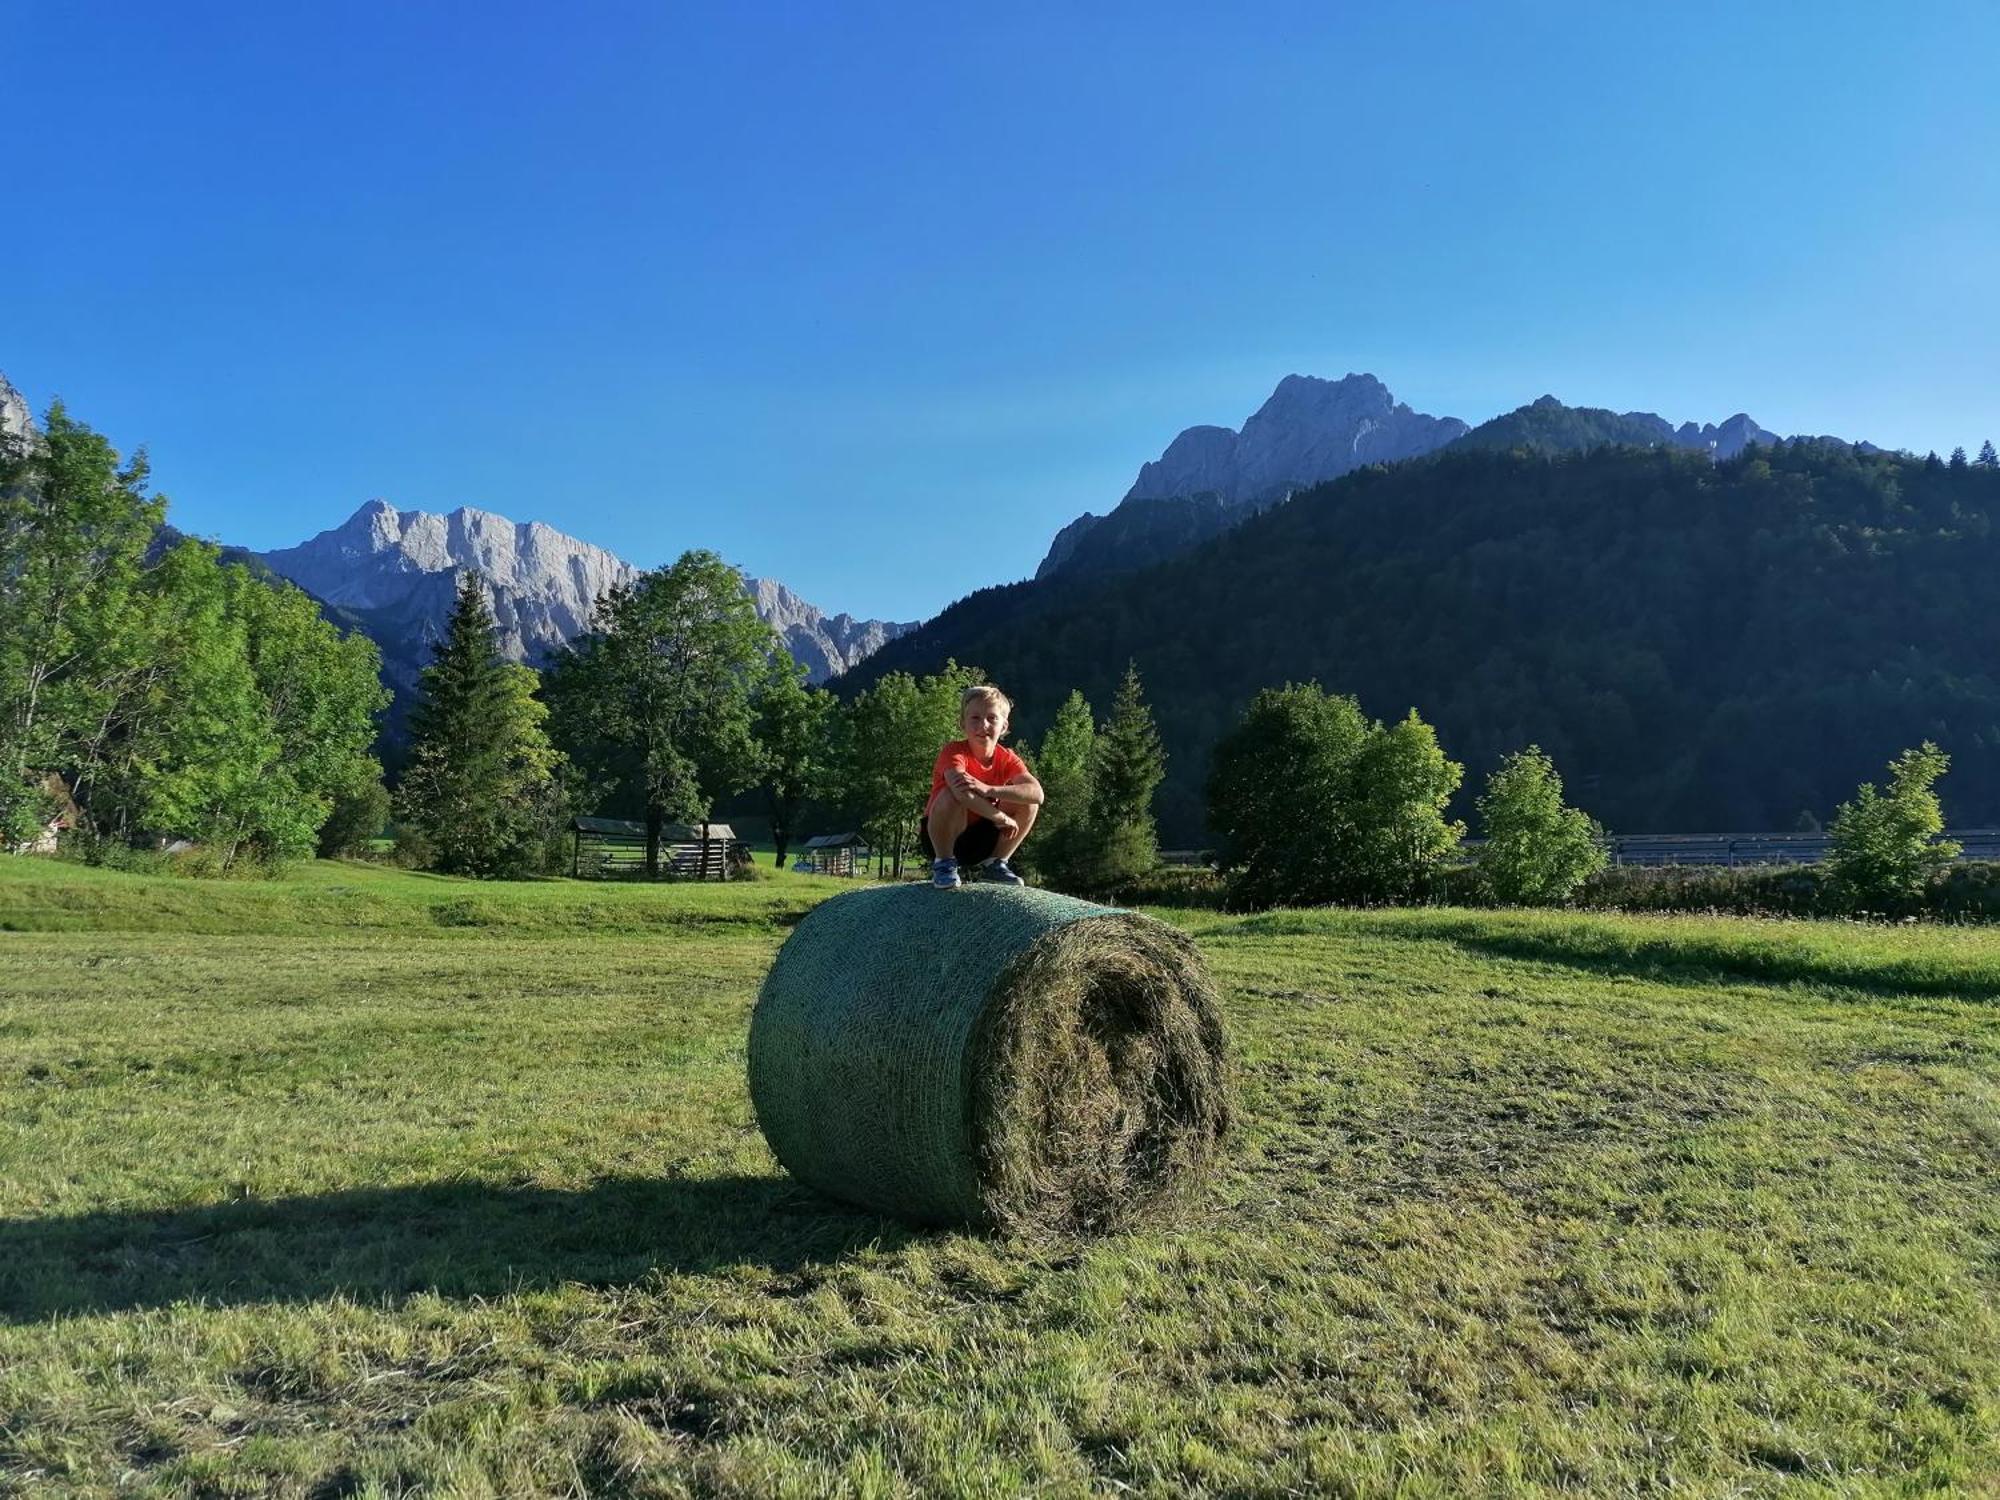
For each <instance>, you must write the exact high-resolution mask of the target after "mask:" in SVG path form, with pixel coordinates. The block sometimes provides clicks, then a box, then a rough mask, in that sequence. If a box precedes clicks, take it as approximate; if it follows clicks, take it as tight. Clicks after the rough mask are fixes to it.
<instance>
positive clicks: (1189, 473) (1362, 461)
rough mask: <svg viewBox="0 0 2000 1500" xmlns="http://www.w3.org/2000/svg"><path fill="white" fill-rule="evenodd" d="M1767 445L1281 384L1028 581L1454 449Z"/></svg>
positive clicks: (1305, 378) (1615, 420) (1535, 412)
mask: <svg viewBox="0 0 2000 1500" xmlns="http://www.w3.org/2000/svg"><path fill="white" fill-rule="evenodd" d="M1777 440H1778V437H1777V434H1776V433H1773V432H1770V431H1768V430H1766V429H1765V428H1763V427H1760V426H1759V425H1758V424H1757V423H1756V422H1754V421H1753V420H1751V418H1750V417H1748V416H1746V415H1744V414H1743V413H1741V412H1739V413H1737V414H1736V415H1735V416H1733V417H1730V418H1729V419H1728V420H1726V421H1724V422H1722V423H1720V424H1715V423H1703V424H1697V423H1694V422H1684V423H1682V424H1681V425H1680V426H1679V427H1675V426H1674V425H1673V424H1672V423H1670V422H1668V421H1667V420H1666V419H1665V418H1663V417H1659V416H1656V415H1654V414H1653V413H1652V412H1625V413H1622V414H1621V413H1617V412H1610V411H1602V410H1598V409H1595V408H1589V407H1568V406H1564V405H1563V403H1562V402H1560V401H1558V400H1557V399H1556V398H1555V397H1554V396H1543V397H1542V398H1541V399H1540V400H1538V401H1534V402H1531V403H1530V404H1529V405H1527V406H1524V407H1521V408H1520V409H1519V410H1517V411H1513V412H1509V413H1507V414H1505V415H1503V416H1499V417H1495V418H1493V419H1492V420H1491V421H1489V422H1486V423H1483V424H1482V425H1481V426H1479V427H1476V428H1475V427H1469V426H1468V425H1467V424H1466V423H1465V422H1463V421H1461V420H1459V419H1458V418H1457V417H1433V416H1428V415H1426V414H1425V413H1423V412H1419V411H1412V410H1411V409H1410V408H1409V407H1408V406H1406V405H1404V404H1403V403H1402V402H1400V401H1397V400H1396V398H1395V397H1394V396H1393V395H1391V394H1390V392H1389V388H1388V387H1387V386H1385V385H1383V383H1382V382H1381V381H1380V380H1378V379H1376V378H1375V377H1374V376H1373V375H1365V374H1363V375H1354V374H1350V375H1346V376H1344V377H1342V378H1341V379H1339V380H1322V379H1319V378H1317V377H1314V376H1311V375H1287V376H1286V377H1285V378H1284V379H1283V380H1280V381H1279V382H1278V386H1277V389H1276V390H1274V391H1272V392H1271V395H1270V397H1269V399H1267V400H1266V401H1265V402H1264V404H1263V405H1262V406H1260V407H1258V408H1257V410H1256V411H1255V412H1253V413H1251V415H1250V417H1249V419H1248V420H1247V421H1245V422H1244V424H1243V427H1242V430H1241V431H1237V430H1235V429H1232V428H1228V427H1205V426H1204V427H1190V428H1188V429H1186V430H1185V431H1184V432H1182V433H1181V434H1180V436H1178V437H1176V438H1175V439H1174V440H1173V441H1172V442H1171V443H1169V444H1168V445H1167V447H1166V450H1165V451H1164V452H1163V453H1161V455H1160V456H1159V457H1158V458H1156V459H1154V460H1153V461H1152V462H1150V463H1147V464H1143V465H1141V467H1140V469H1139V477H1138V478H1137V479H1136V480H1134V481H1133V484H1132V487H1131V489H1129V490H1127V491H1126V492H1125V498H1124V499H1123V500H1121V501H1120V502H1119V503H1118V506H1117V508H1116V509H1114V510H1112V511H1111V512H1110V513H1109V514H1108V515H1103V516H1099V515H1095V514H1092V513H1088V512H1086V513H1085V514H1084V515H1081V516H1078V517H1077V518H1076V519H1075V520H1074V521H1072V522H1070V523H1069V525H1067V526H1065V527H1064V528H1063V529H1062V530H1061V531H1059V532H1057V533H1056V537H1055V540H1054V541H1053V542H1052V543H1051V544H1050V546H1049V550H1048V555H1047V556H1046V557H1044V558H1043V559H1042V563H1041V566H1040V567H1039V568H1037V569H1036V570H1035V576H1036V577H1037V578H1047V577H1050V576H1051V575H1053V574H1056V573H1061V572H1069V573H1072V574H1075V575H1078V576H1082V575H1091V576H1102V575H1105V574H1109V573H1117V572H1127V571H1130V570H1132V569H1134V568H1139V567H1145V566H1147V565H1149V564H1152V563H1156V562H1160V561H1163V560H1164V559H1166V558H1168V557H1172V556H1174V555H1175V554H1177V553H1179V552H1182V551H1185V550H1186V549H1187V548H1189V547H1192V546H1194V545H1196V544H1197V543H1199V542H1203V541H1206V540H1207V539H1208V538H1210V537H1212V536H1217V535H1219V534H1220V533H1222V532H1224V531H1227V530H1229V529H1230V528H1231V527H1233V526H1236V525H1238V524H1240V523H1241V522H1242V521H1243V520H1245V519H1246V518H1247V517H1249V516H1252V515H1255V514H1256V513H1257V512H1258V511H1260V510H1263V509H1265V508H1267V507H1269V506H1271V505H1275V504H1280V503H1282V502H1283V501H1285V500H1286V499H1288V498H1290V496H1291V495H1293V494H1294V493H1296V492H1297V491H1299V490H1303V489H1309V488H1311V487H1312V486H1314V485H1318V484H1324V483H1326V482H1327V481H1328V480H1330V479H1338V478H1339V477H1340V476H1341V475H1343V474H1348V473H1352V472H1353V471H1354V470H1356V469H1359V468H1364V467H1366V466H1367V465H1369V464H1378V463H1394V462H1396V461H1398V460H1401V459H1409V458H1418V457H1421V456H1423V455H1424V454H1427V453H1435V452H1437V451H1438V450H1439V449H1442V448H1447V447H1451V446H1453V445H1455V444H1462V445H1464V446H1467V447H1482V448H1503V449H1504V448H1515V447H1526V448H1530V449H1534V450H1536V451H1542V452H1557V451H1561V452H1569V451H1576V450H1580V449H1584V448H1590V447H1596V446H1600V445H1604V444H1618V445H1622V446H1627V447H1635V448H1655V447H1664V448H1680V449H1685V450H1687V451H1689V452H1694V453H1703V454H1706V455H1707V456H1708V457H1710V458H1714V459H1728V458H1734V457H1735V456H1736V455H1737V454H1739V453H1741V452H1742V451H1743V450H1744V449H1745V448H1746V447H1748V446H1749V445H1750V444H1752V443H1766V444H1768V443H1773V442H1776V441H1777Z"/></svg>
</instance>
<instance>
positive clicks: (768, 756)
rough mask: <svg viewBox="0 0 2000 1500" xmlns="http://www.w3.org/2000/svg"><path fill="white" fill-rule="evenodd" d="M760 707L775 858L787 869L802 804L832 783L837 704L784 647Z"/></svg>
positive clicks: (761, 744) (759, 696)
mask: <svg viewBox="0 0 2000 1500" xmlns="http://www.w3.org/2000/svg"><path fill="white" fill-rule="evenodd" d="M755 708H756V715H757V717H756V726H755V728H756V735H757V744H758V748H759V750H760V751H761V753H762V757H763V766H764V802H765V806H766V807H767V808H768V809H769V811H770V814H771V841H772V843H773V844H775V845H776V847H777V853H776V855H775V856H774V858H773V860H772V863H773V864H775V865H776V866H777V867H778V868H779V869H781V870H782V869H783V868H784V867H785V851H786V849H788V848H789V847H790V846H791V843H792V840H793V839H794V838H796V837H797V836H798V818H799V813H800V810H801V809H802V808H803V807H804V806H805V804H806V803H807V801H808V800H810V799H812V798H815V797H821V796H824V795H826V793H827V792H828V791H830V790H831V787H832V780H833V771H834V758H835V754H836V747H835V745H834V741H833V727H834V713H835V704H834V700H833V695H832V694H831V693H829V692H827V691H826V689H825V688H819V687H812V686H810V685H809V684H808V683H807V682H806V672H805V668H804V667H802V666H800V665H799V664H798V663H797V662H795V661H793V660H792V658H791V657H790V656H788V655H786V654H784V653H782V652H780V653H778V654H777V655H775V656H773V657H772V659H771V667H770V671H769V672H768V673H767V674H766V676H765V678H764V681H763V683H762V685H761V686H760V687H759V689H758V692H757V698H756V703H755Z"/></svg>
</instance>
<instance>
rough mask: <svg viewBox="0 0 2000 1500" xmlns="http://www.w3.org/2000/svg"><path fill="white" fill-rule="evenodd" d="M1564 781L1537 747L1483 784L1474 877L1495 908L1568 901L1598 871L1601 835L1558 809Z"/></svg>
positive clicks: (1575, 811) (1584, 816)
mask: <svg viewBox="0 0 2000 1500" xmlns="http://www.w3.org/2000/svg"><path fill="white" fill-rule="evenodd" d="M1562 796H1563V785H1562V778H1561V777H1560V776H1558V775H1557V774H1556V768H1555V762H1554V761H1552V760H1550V759H1549V758H1548V756H1546V755H1544V754H1543V753H1542V750H1541V747H1540V746H1538V745H1530V746H1528V748H1527V749H1525V750H1521V751H1517V752H1516V753H1515V754H1513V755H1510V756H1508V757H1507V759H1506V760H1504V761H1503V762H1501V764H1500V766H1499V768H1498V769H1497V770H1495V771H1494V772H1493V774H1492V775H1491V776H1489V777H1488V778H1487V779H1486V793H1485V795H1484V796H1482V797H1480V798H1479V804H1478V805H1479V817H1480V822H1481V825H1482V826H1483V827H1484V829H1485V831H1486V843H1485V845H1484V846H1483V847H1482V848H1481V849H1480V851H1479V869H1480V872H1481V874H1483V875H1484V876H1485V877H1486V884H1487V887H1488V889H1490V890H1491V891H1492V893H1493V895H1494V897H1495V898H1496V899H1497V900H1500V901H1505V902H1509V903H1513V904H1516V905H1521V906H1547V905H1551V904H1554V903H1556V902H1561V901H1567V900H1569V898H1570V897H1571V896H1573V895H1575V894H1576V889H1577V887H1578V886H1580V885H1582V884H1583V883H1584V881H1586V880H1588V879H1589V878H1590V877H1591V876H1592V875H1595V874H1596V873H1597V872H1598V871H1599V870H1601V869H1603V868H1604V866H1605V864H1606V862H1607V856H1606V855H1605V852H1604V847H1603V842H1602V841H1603V838H1604V830H1603V829H1602V828H1600V827H1598V825H1597V822H1596V820H1595V819H1593V818H1592V817H1591V816H1590V815H1589V814H1588V813H1585V812H1583V811H1582V810H1581V809H1579V808H1574V807H1566V806H1564V805H1563V800H1562Z"/></svg>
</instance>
